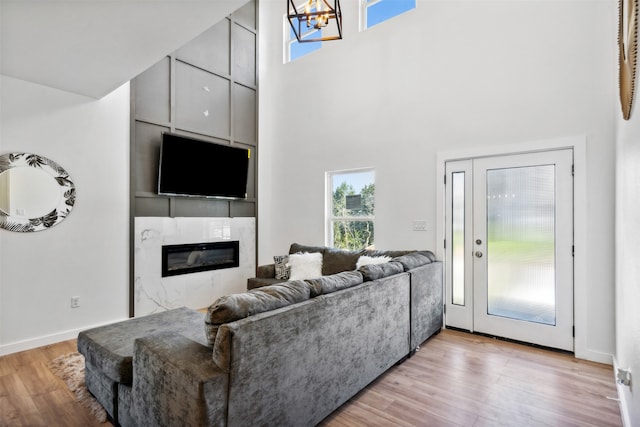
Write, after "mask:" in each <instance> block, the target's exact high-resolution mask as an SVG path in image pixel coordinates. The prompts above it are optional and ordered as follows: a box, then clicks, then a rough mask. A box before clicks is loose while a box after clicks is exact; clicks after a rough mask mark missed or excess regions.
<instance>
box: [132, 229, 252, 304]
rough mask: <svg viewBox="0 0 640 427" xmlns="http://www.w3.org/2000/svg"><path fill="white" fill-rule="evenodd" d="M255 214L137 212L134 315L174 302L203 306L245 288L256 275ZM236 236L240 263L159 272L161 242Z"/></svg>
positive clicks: (207, 239) (207, 240)
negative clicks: (166, 215)
mask: <svg viewBox="0 0 640 427" xmlns="http://www.w3.org/2000/svg"><path fill="white" fill-rule="evenodd" d="M255 230H256V229H255V218H162V217H136V218H135V242H134V249H135V254H134V277H135V279H134V315H135V316H136V317H138V316H144V315H147V314H151V313H156V312H159V311H165V310H169V309H172V308H177V307H183V306H185V307H190V308H195V309H199V308H204V307H208V306H209V305H211V303H213V301H214V300H215V299H216V298H218V297H220V296H223V295H228V294H233V293H238V292H243V291H245V290H246V287H247V278H249V277H253V276H254V275H255V253H256V246H255V241H256V231H255ZM232 240H238V241H239V242H240V266H239V267H233V268H225V269H219V270H211V271H203V272H197V273H190V274H182V275H179V276H169V277H162V275H161V273H162V246H163V245H180V244H187V243H202V242H221V241H232Z"/></svg>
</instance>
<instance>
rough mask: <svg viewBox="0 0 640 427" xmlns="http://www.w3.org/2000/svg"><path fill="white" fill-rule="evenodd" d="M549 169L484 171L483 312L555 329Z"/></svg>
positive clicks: (551, 176)
mask: <svg viewBox="0 0 640 427" xmlns="http://www.w3.org/2000/svg"><path fill="white" fill-rule="evenodd" d="M554 184H555V166H554V165H543V166H531V167H521V168H509V169H494V170H488V171H487V183H486V185H487V286H488V291H487V298H488V301H487V313H488V314H490V315H494V316H502V317H509V318H512V319H517V320H523V321H529V322H538V323H544V324H547V325H555V323H556V313H555V309H556V292H555V291H556V282H555V262H554V261H555V257H554V254H555V185H554Z"/></svg>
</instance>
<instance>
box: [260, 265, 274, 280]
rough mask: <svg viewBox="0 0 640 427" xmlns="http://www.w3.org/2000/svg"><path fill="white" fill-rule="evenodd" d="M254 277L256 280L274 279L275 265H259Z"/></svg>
mask: <svg viewBox="0 0 640 427" xmlns="http://www.w3.org/2000/svg"><path fill="white" fill-rule="evenodd" d="M256 277H257V278H258V279H274V278H275V277H276V265H275V264H266V265H259V266H258V268H257V269H256Z"/></svg>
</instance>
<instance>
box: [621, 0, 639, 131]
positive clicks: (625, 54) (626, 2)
mask: <svg viewBox="0 0 640 427" xmlns="http://www.w3.org/2000/svg"><path fill="white" fill-rule="evenodd" d="M618 9H619V10H618V18H619V21H618V63H619V64H618V65H619V82H618V84H619V86H620V106H621V107H622V117H623V118H624V119H625V120H629V117H631V107H632V105H633V95H634V92H635V87H636V83H635V82H636V58H637V53H638V0H619V3H618Z"/></svg>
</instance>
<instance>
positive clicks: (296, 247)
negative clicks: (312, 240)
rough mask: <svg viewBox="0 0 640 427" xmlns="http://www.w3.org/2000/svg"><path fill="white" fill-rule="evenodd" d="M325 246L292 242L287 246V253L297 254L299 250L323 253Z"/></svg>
mask: <svg viewBox="0 0 640 427" xmlns="http://www.w3.org/2000/svg"><path fill="white" fill-rule="evenodd" d="M325 249H327V248H326V246H307V245H301V244H300V243H292V244H291V246H290V247H289V254H297V253H300V252H310V253H312V252H320V253H324V251H325Z"/></svg>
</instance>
